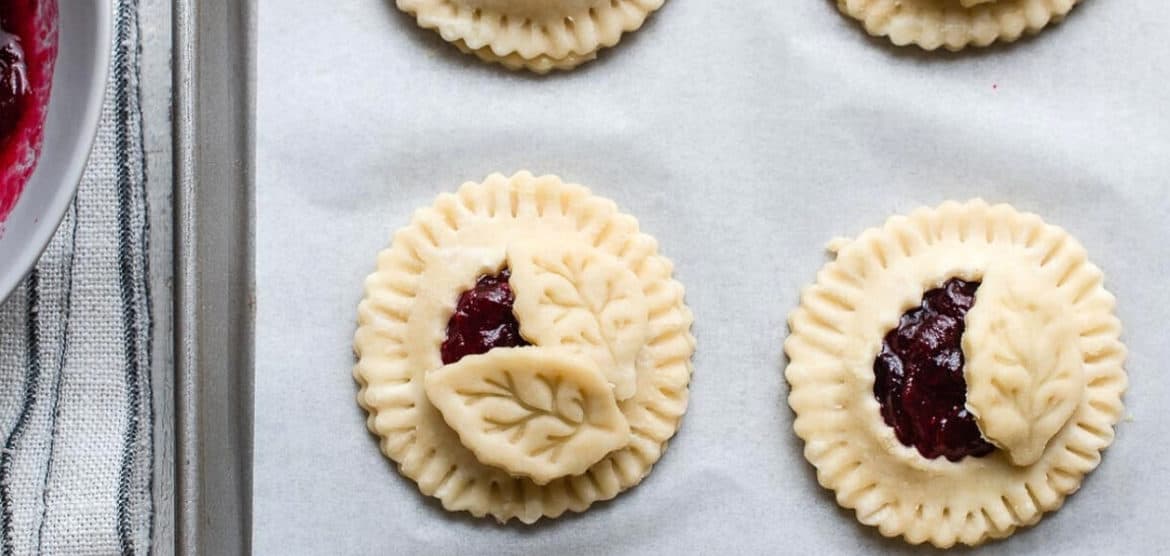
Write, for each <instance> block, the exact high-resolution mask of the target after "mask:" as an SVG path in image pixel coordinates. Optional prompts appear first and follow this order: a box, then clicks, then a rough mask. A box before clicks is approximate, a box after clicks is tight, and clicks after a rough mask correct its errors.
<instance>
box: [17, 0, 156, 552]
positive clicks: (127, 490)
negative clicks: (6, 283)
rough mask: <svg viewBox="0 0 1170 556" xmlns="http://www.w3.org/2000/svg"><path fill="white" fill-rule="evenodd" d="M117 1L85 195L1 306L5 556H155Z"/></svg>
mask: <svg viewBox="0 0 1170 556" xmlns="http://www.w3.org/2000/svg"><path fill="white" fill-rule="evenodd" d="M111 1H113V2H114V5H115V10H116V13H115V19H114V30H113V31H114V45H113V49H114V50H113V54H114V55H113V59H112V61H111V63H112V67H111V71H110V76H111V77H110V82H109V84H108V85H107V90H106V100H105V105H104V107H103V109H102V119H101V126H100V129H99V131H98V136H97V140H96V143H95V145H94V148H93V152H92V153H91V155H90V160H89V165H88V167H87V168H86V170H85V175H84V177H83V178H82V183H81V188H80V190H79V192H78V194H77V197H76V199H74V201H73V204H72V205H71V207H70V209H69V212H68V214H67V215H66V216H65V220H64V222H63V223H62V224H61V228H60V229H59V230H58V231H57V234H56V236H55V237H54V238H53V240H52V243H51V244H50V246H49V248H48V250H47V251H46V252H45V254H44V255H43V257H42V258H41V260H40V262H39V263H38V264H37V265H36V268H35V269H33V271H32V273H31V274H30V275H29V277H28V279H27V281H26V282H25V283H24V285H23V286H22V287H20V288H18V289H17V290H16V291H15V292H14V293H13V294H12V296H11V297H10V298H9V299H8V300H7V301H6V302H4V303H3V305H0V438H3V441H4V448H3V451H2V452H0V543H2V544H0V548H2V550H3V553H4V554H119V553H120V554H147V553H150V552H151V550H150V539H151V533H152V531H151V527H152V523H153V520H152V514H153V507H152V501H151V488H152V484H151V477H152V462H153V452H152V450H153V446H152V429H151V417H152V408H151V403H150V402H151V396H150V388H151V384H150V352H151V320H150V310H149V307H150V302H149V301H150V292H149V291H148V269H147V260H148V259H147V251H146V248H147V231H148V230H147V222H148V219H147V206H146V190H145V187H146V175H145V170H144V153H143V141H142V122H141V119H142V116H141V111H140V109H139V94H138V56H139V35H138V32H139V31H138V19H137V10H136V2H135V1H134V0H111ZM65 4H67V1H64V2H63V5H62V9H67V5H65Z"/></svg>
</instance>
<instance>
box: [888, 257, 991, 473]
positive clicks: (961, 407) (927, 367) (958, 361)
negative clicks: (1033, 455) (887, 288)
mask: <svg viewBox="0 0 1170 556" xmlns="http://www.w3.org/2000/svg"><path fill="white" fill-rule="evenodd" d="M978 288H979V283H978V282H967V281H964V280H960V279H958V278H953V279H951V280H949V281H948V282H947V283H946V284H944V285H943V287H941V288H938V289H934V290H930V291H928V292H926V293H925V294H924V295H923V296H922V305H921V306H920V307H918V308H917V309H911V310H910V311H907V312H906V314H904V315H902V320H901V322H899V323H898V327H897V328H895V329H894V330H891V331H890V332H889V333H888V334H886V337H885V340H884V341H883V342H882V350H881V353H879V354H878V356H877V359H876V360H875V361H874V363H873V372H874V375H875V378H876V381H875V382H874V385H873V393H874V396H876V397H877V399H878V403H879V404H881V408H882V418H883V419H885V421H886V424H888V425H890V426H891V427H893V428H894V432H895V434H896V435H897V436H898V440H899V441H901V442H902V444H905V445H906V446H913V447H914V448H917V449H918V452H919V453H920V454H922V456H923V457H925V458H927V459H934V458H937V457H939V456H944V457H946V458H947V459H948V460H950V461H959V460H961V459H963V458H964V457H967V456H975V457H982V456H986V455H987V454H990V453H991V452H992V451H994V450H995V446H992V445H991V444H989V443H988V442H987V441H986V440H984V439H983V436H982V435H981V434H980V432H979V426H978V425H976V423H975V418H974V416H972V415H971V413H970V412H968V411H967V408H966V403H967V381H966V380H965V379H964V378H963V349H962V344H961V341H962V338H963V330H964V328H965V324H966V323H965V319H966V317H967V311H969V310H971V307H972V306H973V305H974V304H975V291H976V290H977V289H978Z"/></svg>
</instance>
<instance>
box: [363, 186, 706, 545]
mask: <svg viewBox="0 0 1170 556" xmlns="http://www.w3.org/2000/svg"><path fill="white" fill-rule="evenodd" d="M530 240H534V241H544V242H549V244H557V245H565V246H569V245H572V246H575V247H574V249H577V251H574V253H577V252H586V253H587V254H592V256H594V258H600V260H603V261H606V262H605V264H606V265H609V266H601V267H589V268H587V269H585V270H584V271H582V272H583V273H584V274H588V273H591V272H592V273H594V274H589V275H590V276H596V275H597V274H596V272H602V271H604V272H610V270H609V269H611V267H612V265H618V270H617V271H615V272H620V273H624V275H628V276H629V277H630V278H629V280H634V283H635V284H637V286H640V291H638V292H636V301H637V303H639V304H640V305H638V307H635V309H638V308H640V310H641V311H642V312H641V313H638V312H636V311H626V312H623V313H620V314H618V316H617V317H615V318H618V319H619V320H620V324H624V323H626V322H628V321H632V320H637V319H638V318H640V319H642V320H641V324H643V325H644V326H643V327H641V328H637V329H636V330H635V332H636V333H637V334H640V336H638V337H640V338H642V340H641V345H642V347H641V349H640V350H637V353H636V359H635V363H634V365H633V367H632V368H631V371H630V372H633V373H635V374H636V377H635V381H634V383H633V384H632V385H633V391H632V392H629V393H627V395H626V397H625V398H624V399H622V396H620V395H618V396H617V398H616V400H617V401H616V403H617V406H618V408H619V409H620V411H621V414H622V415H623V416H624V418H625V421H626V422H627V423H628V426H629V434H628V438H629V441H628V443H626V442H623V443H622V445H623V446H624V447H622V448H620V449H618V450H615V451H612V452H609V453H608V454H607V455H605V456H604V457H603V458H601V459H600V461H598V462H597V463H595V464H593V465H591V466H590V467H589V468H588V471H587V472H585V473H583V474H581V475H576V476H570V477H562V478H553V477H550V476H541V477H540V478H541V480H542V483H547V484H538V483H537V482H534V481H533V480H532V479H531V478H528V477H526V476H515V475H513V474H510V473H508V472H506V471H504V470H503V469H501V468H497V467H494V466H489V465H485V464H484V463H482V462H481V461H480V459H478V458H477V456H476V455H475V453H473V452H472V451H471V450H469V449H468V448H467V447H465V446H464V444H463V443H461V440H460V436H459V434H458V433H456V431H455V430H453V429H452V427H451V426H449V425H448V423H447V421H445V420H444V417H445V415H444V414H443V413H442V412H441V411H440V410H439V409H438V408H436V407H435V406H434V405H433V404H432V403H431V402H430V401H429V399H428V397H427V391H426V377H427V374H428V372H430V371H434V370H436V369H439V368H441V367H443V363H442V361H441V358H440V345H441V343H442V342H443V340H444V338H445V337H446V327H447V322H448V320H449V319H450V317H451V314H452V313H453V312H454V310H455V303H456V300H457V298H458V297H459V294H460V293H461V292H463V291H466V290H467V289H469V288H471V287H472V286H473V285H474V284H475V281H476V278H477V277H478V276H480V275H482V274H485V273H491V272H495V271H498V270H500V268H501V267H502V266H503V265H504V264H505V259H506V258H509V257H512V256H513V254H512V253H511V252H510V251H511V250H510V245H513V244H515V243H516V242H527V241H530ZM530 251H531V250H529V251H528V252H526V251H524V250H522V249H517V250H516V252H517V253H518V254H517V255H515V256H517V257H522V256H532V255H531V253H530ZM619 262H620V264H619ZM582 264H584V263H582ZM623 266H624V268H622V267H623ZM597 269H601V270H597ZM523 270H524V269H523V268H514V269H513V275H512V279H511V283H512V286H513V289H514V290H515V291H516V293H517V296H518V301H519V298H520V296H522V295H525V292H524V291H523V290H525V289H526V288H529V289H530V288H542V289H540V290H537V291H544V292H546V293H547V292H553V291H554V290H552V289H544V288H556V287H557V285H556V284H554V283H551V282H548V281H547V280H546V281H545V282H538V281H535V280H536V279H532V280H533V281H529V279H527V278H524V277H523V276H519V277H518V276H517V273H518V271H523ZM529 272H533V271H529ZM672 272H673V266H672V264H671V263H670V261H669V260H667V259H666V258H664V257H662V256H661V255H659V254H658V244H657V242H656V241H655V240H654V239H653V238H651V237H650V236H648V235H646V234H644V233H641V232H640V231H639V230H638V223H637V221H636V220H635V219H634V218H632V217H630V216H628V215H625V214H622V213H620V212H618V209H617V206H616V205H615V204H614V203H613V202H612V201H610V200H607V199H604V198H601V197H597V196H594V195H593V194H591V193H590V191H589V190H588V189H586V188H584V187H581V186H579V185H572V184H566V183H563V182H562V181H561V180H560V179H559V178H557V177H554V176H542V177H534V176H533V175H532V174H530V173H527V172H521V173H518V174H516V175H514V176H512V177H505V176H502V175H499V174H494V175H492V176H489V177H488V178H487V180H486V181H484V182H483V183H466V184H464V185H463V186H462V187H461V188H460V189H459V191H458V192H457V193H455V194H443V195H440V196H439V197H438V199H437V200H436V201H435V203H434V205H433V206H431V207H428V208H424V209H421V210H419V211H417V212H416V213H415V215H414V218H413V221H412V223H411V224H410V225H409V226H407V227H405V228H403V229H401V230H399V231H398V232H397V233H396V234H395V235H394V241H393V244H392V245H391V246H390V247H389V248H388V249H386V250H384V251H383V252H382V253H380V254H379V256H378V266H377V271H376V272H375V273H374V274H372V275H370V276H369V277H368V278H367V279H366V297H365V299H364V300H363V301H362V302H361V305H360V307H359V311H358V312H359V318H358V321H359V327H358V330H357V333H356V335H355V340H354V349H355V352H356V353H357V357H358V362H357V365H356V366H355V367H354V376H355V378H356V379H357V381H358V383H359V384H360V385H361V392H360V394H359V395H358V402H359V403H360V404H361V406H362V407H363V408H365V409H366V410H367V411H368V412H369V418H368V420H367V425H368V427H369V429H370V431H372V432H373V433H374V434H376V435H378V436H380V437H381V448H382V451H383V452H384V453H385V454H386V456H387V457H389V458H391V459H393V460H394V461H396V462H398V465H399V470H400V471H401V472H402V474H403V475H405V476H407V477H409V478H411V479H413V480H415V481H416V482H417V483H418V487H419V490H421V491H422V492H423V493H424V494H427V495H430V496H435V497H437V498H439V499H440V500H441V501H442V503H443V506H444V507H445V508H447V509H448V510H451V511H468V512H471V513H472V514H473V515H475V516H479V517H482V516H485V515H489V514H490V515H491V516H493V517H495V518H496V519H497V520H499V521H500V522H506V521H508V520H510V519H512V518H517V519H519V520H520V521H523V522H525V523H533V522H535V521H537V520H538V519H540V518H541V517H557V516H560V515H561V514H563V513H564V512H565V511H566V510H571V511H576V512H580V511H584V510H585V509H586V508H588V507H589V506H590V505H591V504H592V503H593V502H595V501H598V500H608V499H610V498H613V497H614V496H616V495H617V494H618V493H620V492H622V491H623V490H625V489H628V488H630V487H632V486H634V485H635V484H637V483H638V482H639V481H641V480H642V478H643V477H645V476H646V474H647V473H649V472H650V468H651V466H652V465H653V464H654V463H655V462H656V461H658V458H659V457H661V455H662V453H663V451H664V450H665V448H666V443H667V441H668V440H669V439H670V438H671V437H672V436H673V435H674V433H675V432H676V431H677V429H678V426H679V423H680V420H681V418H682V415H683V413H684V412H685V411H686V408H687V396H688V384H689V382H690V376H691V355H692V354H693V353H694V346H695V342H694V337H693V336H692V335H691V333H690V327H691V323H692V322H693V317H692V315H691V312H690V310H689V309H688V308H687V307H686V305H685V304H684V302H683V287H682V285H680V284H679V283H678V282H676V281H675V280H673V279H672V277H671V275H672ZM610 276H612V273H611V274H610ZM545 278H547V277H545ZM517 280H521V281H519V282H518V281H517ZM637 286H635V287H637ZM597 287H600V288H602V289H608V288H610V285H609V284H608V283H607V284H605V285H601V286H596V285H595V286H594V290H590V291H596V288H597ZM588 293H589V292H588V291H586V292H585V293H584V294H582V295H587V294H588ZM631 295H633V294H631ZM619 301H620V300H619ZM615 303H616V302H615ZM530 305H533V304H530ZM521 309H525V310H528V309H527V308H524V307H521V306H520V305H519V303H518V305H517V306H516V307H515V308H514V310H515V311H516V315H517V317H518V319H519V320H520V324H521V330H522V333H523V332H524V326H525V324H524V323H525V321H526V320H528V319H526V318H525V317H526V316H527V314H526V313H522V312H521ZM537 309H539V307H537ZM533 310H535V309H533ZM630 315H632V316H630ZM638 315H642V316H640V317H639V316H638ZM538 320H539V319H538ZM569 320H573V319H564V321H569ZM525 336H526V337H529V335H528V334H527V333H525ZM539 344H540V342H538V347H539V349H549V350H561V349H569V348H567V347H561V346H553V347H547V346H540V345H539ZM623 345H624V344H623ZM502 349H511V348H497V349H496V350H493V351H492V352H489V354H488V355H489V356H490V355H492V354H494V353H496V352H498V351H500V350H502ZM524 349H525V350H532V349H536V348H524ZM582 354H583V355H585V356H588V355H589V353H585V352H582ZM525 357H528V356H525ZM557 357H559V356H557ZM607 357H608V355H607ZM496 359H500V358H498V357H497V358H496ZM512 359H515V358H512ZM558 361H561V362H560V363H556V364H555V365H552V366H553V367H558V368H563V369H566V370H564V371H557V372H558V373H559V374H558V375H557V376H567V377H570V378H571V377H573V376H584V375H582V373H585V372H586V371H584V370H572V369H569V367H572V365H569V364H568V363H564V362H563V359H558ZM586 361H590V360H586ZM456 365H458V364H456ZM475 365H477V366H479V367H483V368H487V367H484V365H486V363H484V362H476V363H475ZM574 365H575V364H574ZM594 365H596V363H591V364H590V367H592V368H597V367H594ZM464 367H466V365H464ZM573 368H577V367H573ZM606 370H607V369H599V371H606ZM460 372H463V371H460ZM565 373H567V374H565ZM599 376H600V375H599ZM606 376H608V375H606ZM598 380H605V378H599V379H598ZM439 386H440V385H438V384H433V385H432V387H433V388H437V387H439ZM580 387H582V388H584V389H585V390H582V391H586V390H588V388H589V387H588V385H587V384H586V383H580ZM547 396H548V394H547V393H546V394H545V395H544V398H545V399H547ZM553 396H554V397H556V396H557V394H556V393H555V392H554V393H553ZM538 397H539V396H538ZM587 397H588V396H587ZM611 399H614V398H611ZM602 401H603V400H602ZM598 403H601V402H598ZM606 403H615V402H612V401H611V402H606ZM537 405H539V404H537ZM575 412H576V413H577V414H578V416H577V417H576V418H574V419H573V420H574V421H576V422H579V421H580V415H579V413H580V409H579V408H578V409H576V410H575ZM446 417H448V418H459V419H463V417H466V416H462V417H461V416H456V415H446ZM465 421H466V420H465V419H464V420H463V421H461V423H462V425H461V429H462V432H464V433H467V432H468V431H469V430H470V429H468V428H467V427H468V426H469V425H466V422H465ZM619 428H620V427H619ZM478 448H480V449H481V451H482V446H479V447H478ZM513 452H515V450H513ZM496 455H503V456H508V454H493V456H496ZM509 457H510V456H509ZM500 461H505V462H508V461H512V462H514V460H509V459H508V458H504V457H501V458H500ZM523 465H525V462H518V463H517V464H516V466H517V467H518V468H519V467H522V466H523ZM518 475H522V473H518ZM550 479H551V480H550Z"/></svg>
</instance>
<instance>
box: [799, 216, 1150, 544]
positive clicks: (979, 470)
mask: <svg viewBox="0 0 1170 556" xmlns="http://www.w3.org/2000/svg"><path fill="white" fill-rule="evenodd" d="M830 248H831V249H832V250H833V251H836V260H835V261H833V262H830V263H828V264H827V265H825V267H824V268H823V269H821V271H820V273H819V274H818V275H817V283H816V284H814V285H812V286H810V287H809V288H807V289H806V290H805V291H804V292H803V294H802V296H801V305H800V307H799V308H797V309H796V310H795V311H793V312H792V314H791V315H790V316H789V327H790V329H791V334H790V336H789V337H788V339H787V341H786V342H785V344H784V349H785V352H786V353H787V354H788V358H789V363H788V367H787V370H786V372H785V374H786V377H787V379H788V382H789V384H790V385H791V392H790V394H789V398H788V402H789V405H790V406H791V407H792V409H793V410H794V411H795V413H796V421H795V425H794V428H795V430H796V434H797V435H798V436H800V438H802V439H803V440H804V441H805V449H804V454H805V457H806V458H807V459H808V460H809V462H810V463H812V464H813V465H814V466H815V467H816V469H817V479H818V481H819V482H820V483H821V485H823V486H824V487H826V488H829V489H832V490H834V491H836V494H837V502H838V503H839V504H840V505H841V506H843V507H845V508H851V509H854V510H856V512H857V519H858V520H859V521H861V522H862V523H864V524H866V525H872V526H876V527H878V529H879V530H880V531H881V533H882V534H883V535H886V536H889V537H894V536H899V535H901V536H903V537H904V538H905V539H906V540H907V541H909V542H911V543H915V544H918V543H922V542H930V543H932V544H934V545H936V546H939V547H949V546H952V545H954V544H955V543H956V542H959V543H964V544H968V545H976V544H979V543H981V542H984V541H985V540H987V539H991V538H1002V537H1006V536H1008V535H1011V534H1012V533H1013V532H1014V531H1015V529H1016V528H1017V527H1020V526H1025V525H1032V524H1035V523H1036V522H1037V521H1039V520H1040V518H1041V516H1042V515H1043V514H1044V513H1045V512H1048V511H1052V510H1056V509H1057V508H1059V507H1060V506H1061V504H1062V503H1063V502H1064V499H1065V497H1066V496H1068V495H1069V494H1071V493H1073V492H1075V491H1076V490H1077V489H1078V488H1079V487H1080V484H1081V480H1082V479H1083V477H1084V475H1085V474H1086V473H1088V472H1089V471H1091V470H1093V469H1094V468H1095V467H1096V466H1097V464H1098V463H1099V462H1100V452H1101V451H1102V450H1103V449H1105V448H1106V447H1107V446H1108V445H1109V444H1110V443H1111V442H1112V440H1113V426H1114V425H1115V424H1116V423H1117V422H1118V420H1119V419H1120V418H1121V416H1122V412H1123V409H1124V408H1123V405H1122V401H1121V397H1122V394H1123V392H1124V390H1125V388H1126V384H1127V379H1126V374H1125V371H1124V369H1123V363H1124V360H1125V354H1126V351H1125V346H1123V345H1122V343H1121V341H1120V339H1119V338H1120V334H1121V324H1120V322H1119V321H1118V320H1117V318H1116V317H1115V316H1114V314H1113V309H1114V298H1113V296H1112V295H1111V294H1110V293H1109V292H1107V291H1106V290H1105V289H1104V287H1103V285H1102V281H1103V276H1102V274H1101V271H1100V270H1099V269H1098V268H1097V267H1096V266H1094V265H1093V264H1092V263H1090V262H1089V261H1088V257H1087V255H1086V253H1085V250H1084V248H1083V247H1082V246H1081V245H1080V244H1079V243H1078V242H1077V241H1076V240H1075V239H1073V238H1072V237H1071V236H1070V235H1069V234H1068V233H1066V232H1065V231H1064V230H1062V229H1060V228H1058V227H1055V226H1051V225H1048V224H1045V223H1044V222H1043V221H1042V220H1041V219H1040V217H1038V216H1036V215H1034V214H1028V213H1021V212H1018V211H1016V209H1014V208H1012V207H1011V206H1008V205H995V206H989V205H988V204H986V203H984V202H983V201H979V200H975V201H971V202H968V203H965V204H959V203H955V202H948V203H945V204H943V205H941V206H939V207H938V208H935V209H928V208H921V209H918V210H916V211H914V212H913V213H911V214H910V215H909V216H895V217H893V218H891V219H890V220H888V221H887V222H886V224H885V225H884V226H883V227H881V228H874V229H870V230H867V231H865V232H864V233H862V234H861V235H860V236H859V237H858V238H857V239H855V240H852V241H844V240H842V241H836V242H834V243H833V244H832V245H831V246H830ZM951 278H961V279H963V280H967V281H980V282H982V284H981V285H980V287H979V289H978V290H977V291H976V295H975V305H974V307H972V309H971V310H970V312H969V313H968V314H967V318H966V325H967V328H966V331H965V332H964V334H963V337H962V349H963V353H964V355H965V356H966V365H965V367H964V371H963V372H964V376H965V378H966V380H967V385H968V398H967V408H968V409H969V410H970V411H971V412H972V414H974V415H975V417H976V422H977V423H978V424H979V428H980V431H981V432H982V433H983V436H984V438H986V439H987V440H988V441H989V442H991V443H992V444H994V445H996V446H997V448H999V449H997V450H996V451H995V452H993V453H992V454H990V455H988V456H986V457H981V458H979V457H966V458H963V459H962V460H960V461H959V462H957V463H954V462H950V461H948V460H946V458H941V457H940V458H936V459H933V460H928V459H926V458H924V457H922V456H921V455H920V454H919V453H918V451H917V450H915V449H914V448H911V447H908V446H905V445H903V444H902V443H901V442H899V441H898V439H897V437H896V436H895V434H894V430H893V428H892V427H890V426H889V425H887V424H886V423H885V421H884V420H883V419H882V417H881V414H880V407H879V404H878V401H877V399H876V398H875V396H874V381H875V378H874V371H873V367H874V359H875V358H876V356H877V354H878V351H879V350H880V348H881V345H882V341H883V338H884V336H885V334H886V333H887V332H889V331H890V330H892V329H894V328H896V327H897V326H898V322H899V319H900V318H901V316H902V314H904V313H905V312H906V311H907V310H909V309H911V308H915V307H918V306H919V304H920V303H921V301H922V297H923V294H924V293H925V292H926V291H928V290H931V289H934V288H937V287H940V286H941V285H942V284H943V283H944V282H946V281H947V280H949V279H951Z"/></svg>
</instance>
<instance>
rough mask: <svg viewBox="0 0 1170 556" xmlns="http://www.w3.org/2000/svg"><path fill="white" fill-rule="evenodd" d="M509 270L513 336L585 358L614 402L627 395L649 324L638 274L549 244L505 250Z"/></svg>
mask: <svg viewBox="0 0 1170 556" xmlns="http://www.w3.org/2000/svg"><path fill="white" fill-rule="evenodd" d="M508 266H509V267H510V268H511V269H512V279H511V283H512V289H513V290H514V291H515V292H516V303H515V305H514V306H513V311H515V313H516V318H517V320H519V321H520V333H521V334H522V335H523V336H524V337H525V338H527V339H528V340H529V341H531V342H532V343H534V344H536V345H540V346H549V347H552V346H562V347H567V348H571V349H573V350H574V351H578V352H580V353H584V354H585V355H588V356H589V357H590V358H592V359H593V361H594V362H596V363H597V366H598V368H600V369H601V372H603V373H604V374H605V377H606V379H607V380H609V382H610V383H611V384H613V387H614V394H615V395H616V396H617V399H618V400H619V401H620V400H625V399H627V398H630V397H631V396H633V395H634V393H635V392H636V391H637V388H638V384H637V379H638V376H637V369H636V361H637V358H638V352H639V351H641V349H642V347H643V346H644V345H645V343H646V334H647V319H648V313H647V308H646V296H645V294H644V293H643V292H642V285H641V282H640V281H639V280H638V277H637V276H636V275H635V274H634V273H633V272H632V271H630V270H629V269H628V268H626V266H625V264H623V263H622V261H621V260H620V259H618V258H617V257H614V256H612V255H609V254H607V253H604V252H601V251H599V250H597V249H593V248H590V247H586V246H584V245H564V244H563V243H558V242H553V241H527V242H523V243H518V244H515V245H512V246H509V248H508Z"/></svg>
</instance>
